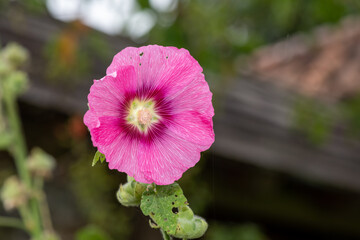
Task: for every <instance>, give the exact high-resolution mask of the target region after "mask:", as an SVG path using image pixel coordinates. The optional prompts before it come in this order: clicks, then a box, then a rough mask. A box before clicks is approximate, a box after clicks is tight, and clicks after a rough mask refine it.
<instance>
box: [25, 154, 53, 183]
mask: <svg viewBox="0 0 360 240" xmlns="http://www.w3.org/2000/svg"><path fill="white" fill-rule="evenodd" d="M55 165H56V161H55V159H54V158H53V157H52V156H51V155H49V154H47V153H46V152H44V151H43V150H41V149H40V148H34V149H33V150H32V151H31V154H30V156H29V158H28V162H27V167H28V168H29V170H30V171H31V172H32V173H33V174H34V175H35V176H39V177H42V178H48V177H50V176H51V172H52V171H53V169H54V168H55Z"/></svg>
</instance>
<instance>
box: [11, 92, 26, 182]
mask: <svg viewBox="0 0 360 240" xmlns="http://www.w3.org/2000/svg"><path fill="white" fill-rule="evenodd" d="M4 102H5V105H6V110H7V116H8V118H9V125H10V128H11V130H12V132H13V136H14V142H15V143H16V144H13V145H12V148H11V149H10V151H11V153H12V154H13V156H14V159H15V164H16V168H17V170H18V172H19V175H20V178H21V179H22V180H23V181H24V183H25V184H26V185H27V186H28V187H31V178H30V173H29V171H27V169H26V145H25V142H24V139H23V137H22V130H21V123H20V120H19V116H18V107H17V104H16V100H15V99H14V98H13V96H11V94H4Z"/></svg>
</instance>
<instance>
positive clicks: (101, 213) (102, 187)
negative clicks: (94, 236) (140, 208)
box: [71, 151, 132, 239]
mask: <svg viewBox="0 0 360 240" xmlns="http://www.w3.org/2000/svg"><path fill="white" fill-rule="evenodd" d="M82 153H83V156H81V157H80V159H79V160H77V161H75V162H74V163H73V165H72V168H71V182H72V184H71V187H72V190H73V193H74V194H75V196H76V198H77V201H78V206H79V208H80V210H81V212H82V213H83V215H84V216H85V217H86V218H87V219H88V221H89V222H90V223H92V224H94V225H96V226H97V227H99V228H101V229H103V231H105V232H106V233H108V234H109V235H110V236H113V237H114V239H127V238H128V236H129V234H130V233H131V231H132V227H131V225H130V220H131V217H132V212H131V211H128V209H127V208H123V207H121V206H120V204H119V203H118V202H117V200H116V196H115V193H116V190H117V189H118V187H119V184H120V183H121V182H122V181H121V179H120V178H119V177H121V176H123V175H122V174H119V173H118V172H116V175H115V174H110V170H108V169H107V166H104V165H103V164H97V165H96V166H94V167H92V166H91V159H92V157H93V154H92V155H89V154H85V153H84V151H82Z"/></svg>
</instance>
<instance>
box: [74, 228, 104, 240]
mask: <svg viewBox="0 0 360 240" xmlns="http://www.w3.org/2000/svg"><path fill="white" fill-rule="evenodd" d="M75 240H111V238H110V237H109V235H108V234H107V233H105V232H104V231H103V230H101V229H100V228H98V227H96V226H92V225H89V226H86V227H84V228H82V229H80V230H79V231H78V232H77V233H76V236H75Z"/></svg>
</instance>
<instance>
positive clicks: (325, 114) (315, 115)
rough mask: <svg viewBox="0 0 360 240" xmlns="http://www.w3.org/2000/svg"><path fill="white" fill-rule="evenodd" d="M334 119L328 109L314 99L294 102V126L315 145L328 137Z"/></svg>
mask: <svg viewBox="0 0 360 240" xmlns="http://www.w3.org/2000/svg"><path fill="white" fill-rule="evenodd" d="M333 121H334V118H333V116H332V112H331V111H330V110H329V107H327V106H325V105H324V104H321V103H319V102H317V101H316V100H314V99H305V98H301V99H299V100H298V101H297V102H295V106H294V124H295V128H297V129H299V130H300V131H302V132H303V133H304V134H305V136H306V137H307V138H308V139H309V140H310V141H311V142H312V143H313V144H315V145H320V144H322V143H324V142H325V141H326V140H327V138H328V137H329V135H330V133H331V130H332V127H333Z"/></svg>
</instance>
